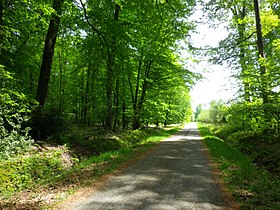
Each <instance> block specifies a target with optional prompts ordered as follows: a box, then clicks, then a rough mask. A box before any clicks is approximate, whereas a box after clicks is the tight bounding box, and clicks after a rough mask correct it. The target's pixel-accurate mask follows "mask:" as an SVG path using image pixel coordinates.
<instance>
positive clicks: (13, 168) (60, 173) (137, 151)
mask: <svg viewBox="0 0 280 210" xmlns="http://www.w3.org/2000/svg"><path fill="white" fill-rule="evenodd" d="M179 129H180V127H176V128H171V129H168V130H165V129H148V130H136V131H127V132H126V133H123V134H120V135H118V136H116V138H115V140H110V141H112V142H114V141H116V142H117V144H118V145H120V142H122V143H121V145H122V147H121V148H119V149H115V148H116V147H115V146H114V145H113V144H112V145H113V146H112V149H111V151H110V148H107V147H106V148H105V149H106V150H107V151H105V149H104V147H102V148H101V149H102V152H100V155H98V156H96V155H94V156H91V157H89V158H85V159H81V160H80V161H79V162H77V163H76V164H75V165H74V166H72V167H70V168H63V167H62V163H61V160H60V159H58V157H59V155H60V154H61V152H57V151H56V152H55V154H56V155H55V156H54V155H52V152H50V153H48V154H45V155H39V154H34V156H33V155H28V156H27V161H28V164H27V163H25V159H23V158H21V157H19V158H18V159H14V162H11V161H10V162H7V163H9V164H8V165H7V164H5V163H1V164H2V169H5V171H4V172H5V173H4V175H3V173H0V183H2V185H3V184H4V185H3V186H2V185H1V184H0V192H1V194H0V208H1V207H9V208H16V207H15V206H14V205H16V203H17V200H16V199H17V198H16V197H17V194H20V193H21V191H22V190H24V189H26V188H28V191H29V194H32V193H33V194H34V193H35V194H36V195H38V196H36V197H40V196H39V194H40V193H41V191H42V192H45V193H46V192H48V190H50V191H52V190H53V189H57V190H61V189H63V190H64V192H65V193H67V192H69V193H73V192H75V191H76V190H77V189H79V188H80V187H83V186H88V185H90V184H92V183H94V182H96V181H97V180H99V179H100V178H101V177H102V176H104V175H106V174H108V173H111V172H113V171H114V170H116V169H118V168H119V167H121V166H122V165H124V164H126V163H128V162H129V161H133V160H134V159H136V158H138V157H140V156H141V155H142V154H144V153H145V152H147V151H148V150H149V149H150V148H152V147H153V146H154V145H155V144H157V142H159V141H160V140H162V139H164V138H166V137H168V136H170V135H172V134H174V133H176V132H177V131H178V130H179ZM79 141H84V140H79ZM112 142H111V143H112ZM95 143H96V144H99V141H96V142H95ZM101 146H103V144H102V145H101ZM93 148H96V147H93ZM108 150H109V151H108ZM34 157H36V158H35V159H34ZM37 164H39V165H37ZM0 166H1V165H0ZM52 166H53V167H52ZM31 168H32V169H34V170H30V169H31ZM0 169H1V167H0ZM53 170H55V171H53ZM31 171H32V174H30V172H31ZM2 172H3V171H2ZM38 174H39V175H40V177H39V178H40V179H38ZM44 174H45V175H46V176H44ZM1 175H2V176H1ZM2 178H3V180H1V179H2ZM27 178H28V179H27ZM4 179H6V181H5V180H4ZM7 181H8V182H7ZM26 181H27V182H26ZM5 183H6V184H5ZM7 183H8V185H7ZM7 186H8V187H7ZM1 187H2V188H1ZM1 196H2V197H1ZM33 197H34V196H33ZM58 197H59V196H58ZM58 200H59V199H58ZM30 202H32V201H30ZM21 205H22V204H21ZM36 205H39V204H36ZM40 205H41V206H40V207H44V204H43V203H42V204H40ZM47 205H49V204H47ZM30 206H32V204H30V203H29V204H26V208H30ZM21 207H22V206H21Z"/></svg>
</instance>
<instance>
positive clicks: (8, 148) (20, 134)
mask: <svg viewBox="0 0 280 210" xmlns="http://www.w3.org/2000/svg"><path fill="white" fill-rule="evenodd" d="M0 78H2V79H5V82H2V86H0V88H1V89H0V159H7V158H9V157H13V156H15V155H17V154H19V153H21V152H23V151H25V150H27V149H28V148H29V147H30V145H31V143H32V142H33V141H32V139H31V137H30V136H29V134H28V132H29V130H30V128H29V127H24V124H25V123H26V122H27V121H28V120H29V118H30V113H31V112H32V109H33V108H34V107H35V104H36V103H35V102H34V101H32V100H30V99H28V98H27V97H26V96H25V95H24V94H21V93H18V92H17V91H14V90H11V89H9V88H10V87H9V85H11V83H12V82H13V78H12V76H11V74H10V73H8V72H7V71H5V70H4V68H3V66H0ZM3 81H4V80H3Z"/></svg>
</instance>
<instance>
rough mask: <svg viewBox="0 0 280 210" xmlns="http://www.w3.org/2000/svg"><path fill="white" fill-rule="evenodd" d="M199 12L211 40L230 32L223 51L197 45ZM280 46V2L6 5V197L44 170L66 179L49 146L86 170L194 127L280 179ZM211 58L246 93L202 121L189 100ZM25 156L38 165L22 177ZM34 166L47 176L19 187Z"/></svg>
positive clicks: (0, 74) (1, 123)
mask: <svg viewBox="0 0 280 210" xmlns="http://www.w3.org/2000/svg"><path fill="white" fill-rule="evenodd" d="M198 6H199V8H200V9H201V10H202V11H203V13H204V15H205V16H206V17H207V19H208V22H209V24H212V27H213V28H215V27H216V26H217V25H219V24H221V23H227V25H228V27H227V28H226V29H227V31H228V32H229V33H228V37H227V38H226V39H224V40H222V41H221V42H220V43H219V46H217V47H210V46H209V47H205V48H203V49H198V48H195V47H194V46H193V44H194V43H191V41H190V36H191V35H192V36H195V33H194V32H195V29H196V26H197V25H198V24H199V20H193V19H191V16H192V14H193V13H194V12H195V11H196V10H197V8H198ZM217 33H218V32H217ZM279 34H280V4H279V3H278V1H275V0H262V1H258V0H252V1H245V0H234V1H223V0H220V1H219V0H207V1H206V0H205V1H202V0H196V1H195V0H134V1H129V0H94V1H93V0H0V81H1V82H0V159H1V161H2V160H3V161H2V163H1V164H0V169H1V170H3V171H5V173H3V174H2V175H0V180H5V182H6V184H5V185H4V184H2V185H3V186H1V184H0V189H5V190H4V191H3V192H5V194H7V193H8V194H9V193H13V192H15V191H20V190H22V189H25V188H26V186H25V184H24V179H25V180H28V181H29V183H31V182H32V180H33V178H34V177H35V178H38V177H40V179H43V178H42V177H41V176H43V174H44V173H46V171H44V170H47V169H46V168H44V167H43V166H42V165H44V164H46V165H48V166H50V165H51V166H53V167H54V168H55V169H56V170H57V171H56V172H55V173H53V172H50V176H56V175H57V174H60V173H61V171H62V170H64V169H62V168H61V167H62V165H61V163H58V162H57V161H56V159H55V161H53V160H50V159H48V154H47V153H48V151H45V153H44V154H43V155H42V156H40V155H39V154H38V153H39V152H38V151H39V150H42V148H41V147H40V145H42V144H44V145H45V144H46V145H48V146H49V145H53V144H55V145H60V146H61V145H67V146H68V147H70V150H76V151H75V152H74V153H83V154H82V156H85V157H87V158H88V157H90V156H91V155H99V154H101V153H103V152H105V151H111V150H114V149H119V148H123V147H128V145H130V146H131V145H133V144H134V143H136V142H137V143H139V142H140V141H141V138H142V137H143V138H144V137H148V136H149V135H152V134H154V132H166V130H163V131H160V127H168V125H171V124H183V123H184V122H188V121H190V120H191V119H192V118H193V119H194V120H196V121H200V122H204V123H207V124H211V125H210V127H211V129H212V131H213V132H214V133H215V134H216V135H218V136H220V137H222V138H224V139H226V140H227V141H228V142H229V144H231V145H233V146H234V147H236V148H238V149H239V150H240V151H242V152H243V153H245V154H246V155H248V156H250V157H251V158H252V160H253V161H255V162H256V163H257V164H259V165H260V166H264V167H266V168H267V170H268V171H270V172H272V173H275V174H277V173H279V172H280V165H279V163H280V161H279V160H280V146H279V135H280V105H279V100H280V98H279V91H280V88H279V87H280V36H279ZM184 53H188V54H189V55H191V56H190V58H186V57H184V56H183V54H184ZM204 58H207V59H208V62H211V63H213V64H220V65H223V66H225V70H226V71H230V72H231V73H232V77H233V78H235V81H237V84H236V87H238V92H237V93H236V95H235V97H233V99H232V100H230V101H222V100H221V101H212V102H211V104H210V108H206V109H205V108H204V107H203V105H199V106H198V107H197V108H196V110H195V111H194V113H193V112H192V108H191V96H190V90H191V88H192V86H193V85H194V84H196V83H197V82H199V80H200V79H201V74H200V72H199V71H193V70H192V68H191V67H190V66H191V65H190V62H196V63H199V60H203V59H204ZM205 88H207V87H205ZM151 125H153V126H155V127H156V128H158V130H156V129H150V126H151ZM167 132H169V131H167ZM171 132H172V131H170V133H171ZM116 136H117V137H116ZM120 136H121V138H124V139H125V140H122V139H121V140H120V139H119V138H120ZM124 136H125V137H124ZM128 136H129V137H128ZM93 139H94V141H93ZM127 139H129V140H127ZM42 142H43V143H42ZM34 146H37V147H39V150H38V149H34ZM44 147H45V146H44ZM68 149H69V148H68ZM68 149H67V150H68ZM85 150H90V151H85ZM62 153H63V152H62ZM26 154H32V155H34V156H35V157H36V158H37V159H36V158H35V159H28V161H29V162H28V161H27V162H28V163H26V164H27V165H24V166H22V165H21V166H19V165H20V162H19V159H21V158H22V157H23V156H24V155H26ZM36 155H37V156H36ZM53 156H54V157H57V156H59V154H58V153H57V152H55V153H54V154H53ZM40 158H41V159H40ZM39 159H40V161H39ZM82 159H83V158H81V157H80V156H75V157H74V158H73V161H72V162H73V164H75V163H74V162H75V161H80V160H82ZM13 161H14V162H13ZM36 161H37V162H36ZM35 162H36V163H37V164H41V166H40V167H42V168H44V169H43V170H42V174H38V172H34V174H33V175H30V176H29V175H28V178H27V177H25V178H18V177H12V178H11V175H10V174H11V173H14V172H15V171H16V170H23V168H24V167H25V168H24V170H26V171H28V170H30V167H31V168H32V167H34V165H35V164H36V163H35ZM29 163H30V165H28V164H29ZM9 164H10V165H12V164H15V165H16V166H15V167H10V168H9ZM7 165H8V166H7ZM56 173H57V174H56ZM32 176H34V177H33V178H31V177H32ZM35 178H34V179H35ZM14 180H16V183H15V182H14ZM3 183H4V182H3ZM27 185H28V184H27Z"/></svg>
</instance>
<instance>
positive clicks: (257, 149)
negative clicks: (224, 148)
mask: <svg viewBox="0 0 280 210" xmlns="http://www.w3.org/2000/svg"><path fill="white" fill-rule="evenodd" d="M207 127H208V128H209V129H210V130H211V131H212V132H213V133H214V134H215V135H216V136H218V137H220V138H221V139H224V140H225V141H226V142H227V143H229V144H230V145H232V146H233V147H235V148H237V149H238V150H239V151H240V152H242V153H243V154H245V155H247V156H248V157H249V158H250V159H251V160H252V162H254V163H255V164H257V165H258V166H259V167H263V168H265V169H266V170H268V171H269V172H272V173H274V175H275V176H277V175H278V176H279V174H280V139H279V138H280V137H277V136H275V135H272V134H269V133H264V132H261V131H249V130H237V129H236V127H234V126H232V127H231V126H228V125H227V124H208V125H207Z"/></svg>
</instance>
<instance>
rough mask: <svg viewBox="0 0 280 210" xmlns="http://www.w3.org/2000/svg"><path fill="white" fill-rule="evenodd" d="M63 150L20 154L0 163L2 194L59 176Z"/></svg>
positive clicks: (0, 187) (0, 192)
mask: <svg viewBox="0 0 280 210" xmlns="http://www.w3.org/2000/svg"><path fill="white" fill-rule="evenodd" d="M62 152H63V151H61V150H56V151H45V152H43V153H37V154H32V155H30V156H18V157H17V158H12V159H9V160H6V161H3V162H1V163H0V171H1V173H0V194H2V195H4V194H9V193H13V192H17V191H20V190H22V189H26V188H29V187H32V186H33V185H35V184H39V183H42V182H43V181H45V180H47V179H49V178H51V177H54V176H58V175H59V174H60V173H61V172H62V171H63V170H64V167H63V163H62V158H61V155H62Z"/></svg>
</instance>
